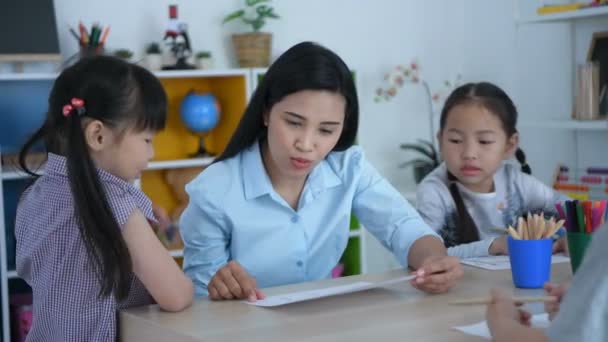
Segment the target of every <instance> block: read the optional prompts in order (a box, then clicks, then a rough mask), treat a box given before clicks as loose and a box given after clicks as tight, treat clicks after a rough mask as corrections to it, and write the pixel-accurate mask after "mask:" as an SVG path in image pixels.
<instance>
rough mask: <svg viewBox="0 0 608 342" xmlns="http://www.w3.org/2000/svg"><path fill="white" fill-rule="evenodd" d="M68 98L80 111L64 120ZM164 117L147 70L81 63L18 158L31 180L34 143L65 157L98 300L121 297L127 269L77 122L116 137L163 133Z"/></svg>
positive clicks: (101, 59) (101, 60) (57, 90)
mask: <svg viewBox="0 0 608 342" xmlns="http://www.w3.org/2000/svg"><path fill="white" fill-rule="evenodd" d="M73 98H77V99H81V100H83V102H84V110H81V112H80V113H78V112H77V111H76V109H72V112H71V113H70V114H69V115H67V116H65V115H64V113H63V111H64V106H65V105H67V104H70V103H71V101H72V99H73ZM166 116H167V98H166V94H165V91H164V90H163V87H162V85H161V84H160V82H159V81H158V79H157V78H156V77H154V75H153V74H151V73H150V72H149V71H147V70H145V69H144V68H142V67H139V66H136V65H133V64H130V63H127V62H124V61H122V60H120V59H117V58H113V57H106V56H97V57H91V58H86V59H83V60H81V61H79V62H78V63H76V64H74V65H73V66H71V67H69V68H67V69H65V70H64V71H63V72H62V73H61V74H60V75H59V77H58V78H57V79H56V80H55V83H54V84H53V88H52V90H51V93H50V96H49V107H48V112H47V115H46V120H45V122H44V123H43V125H42V126H41V127H40V128H39V129H38V130H37V131H36V133H34V135H33V136H32V137H31V138H30V139H29V140H28V141H27V142H26V143H25V145H24V146H23V148H22V149H21V152H20V153H19V164H20V166H21V168H22V169H23V170H24V171H25V172H27V173H29V174H31V175H33V176H35V177H37V175H36V174H35V173H34V172H32V171H31V170H30V169H29V168H28V166H27V165H26V163H25V158H26V155H27V153H28V151H29V150H30V149H31V148H32V146H34V145H35V144H36V143H37V142H38V141H42V142H43V145H44V148H45V150H46V152H47V153H48V152H50V153H54V154H58V155H63V156H65V158H66V160H67V162H66V163H67V172H68V178H69V182H70V189H71V192H72V197H73V201H74V205H75V213H76V218H77V220H78V224H79V229H80V236H81V238H82V240H83V241H84V244H85V246H86V249H87V253H88V255H89V258H90V259H91V260H92V262H93V264H94V266H95V270H96V273H97V276H98V280H99V282H100V292H99V295H100V296H107V295H110V294H112V293H113V294H114V296H115V297H116V298H117V299H123V298H125V297H126V296H127V295H128V291H129V287H130V284H129V281H130V274H131V272H132V264H131V258H130V255H129V251H128V249H127V245H126V243H125V241H124V239H123V237H122V234H121V230H120V227H119V225H118V223H117V221H116V219H115V217H114V215H113V213H112V210H111V208H110V205H109V204H108V200H107V198H106V193H105V190H104V187H103V185H102V184H101V182H100V180H99V177H98V174H97V168H96V166H95V164H94V162H93V160H92V159H91V156H90V154H89V149H88V145H87V142H86V139H85V136H84V132H83V127H82V125H83V120H85V119H92V120H99V121H101V122H102V123H103V124H104V125H107V126H109V127H111V128H112V129H117V130H120V131H119V132H124V130H126V129H127V128H128V129H133V130H136V131H144V130H153V131H158V130H161V129H163V128H164V126H165V121H166ZM121 134H122V133H121Z"/></svg>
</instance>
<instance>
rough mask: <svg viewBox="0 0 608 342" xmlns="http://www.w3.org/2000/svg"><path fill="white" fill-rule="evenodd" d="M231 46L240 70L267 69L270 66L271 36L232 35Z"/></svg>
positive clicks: (264, 34) (254, 34)
mask: <svg viewBox="0 0 608 342" xmlns="http://www.w3.org/2000/svg"><path fill="white" fill-rule="evenodd" d="M232 44H233V45H234V50H235V52H236V56H237V59H238V61H239V66H240V67H241V68H255V67H267V66H268V65H269V64H270V50H271V47H272V34H270V33H262V32H253V33H242V34H233V35H232Z"/></svg>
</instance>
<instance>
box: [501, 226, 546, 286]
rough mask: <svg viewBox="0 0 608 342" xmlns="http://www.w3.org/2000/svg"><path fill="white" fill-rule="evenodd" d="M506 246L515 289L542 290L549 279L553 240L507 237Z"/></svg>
mask: <svg viewBox="0 0 608 342" xmlns="http://www.w3.org/2000/svg"><path fill="white" fill-rule="evenodd" d="M507 246H508V248H509V260H510V261H511V274H512V275H513V284H515V287H519V288H524V289H537V288H542V287H543V285H544V284H545V283H546V282H548V281H549V279H550V278H551V256H552V254H553V250H552V249H553V240H552V239H542V240H516V239H513V238H512V237H511V236H509V237H508V238H507Z"/></svg>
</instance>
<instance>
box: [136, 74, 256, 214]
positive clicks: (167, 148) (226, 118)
mask: <svg viewBox="0 0 608 342" xmlns="http://www.w3.org/2000/svg"><path fill="white" fill-rule="evenodd" d="M155 75H156V76H157V77H158V78H159V79H160V81H161V83H162V85H163V87H164V88H165V91H166V93H167V98H168V117H167V124H166V127H165V129H164V130H163V131H162V132H160V133H159V134H158V135H157V136H156V137H155V138H154V148H155V158H154V160H153V161H152V162H151V163H150V164H151V166H152V165H159V166H160V165H163V164H166V165H163V166H161V167H160V168H159V169H153V170H150V169H149V170H147V171H145V172H144V173H143V174H142V178H141V188H142V190H143V191H144V192H145V193H146V194H147V195H148V196H149V197H150V199H151V200H152V202H153V203H154V204H155V205H159V206H161V207H163V208H164V209H165V210H167V212H169V213H170V212H171V211H173V209H175V207H176V206H177V199H176V198H175V196H174V194H173V191H172V190H171V188H170V187H169V185H168V184H167V183H166V181H165V173H166V169H172V168H179V166H178V165H175V166H176V167H172V166H171V165H172V163H171V162H172V161H176V162H177V161H180V162H183V161H185V160H187V159H189V158H190V157H191V154H192V153H194V152H196V150H197V149H198V144H199V138H198V136H196V135H195V134H194V133H192V132H190V131H189V130H188V129H187V128H186V127H185V126H184V124H183V123H182V121H181V119H180V112H179V111H180V105H181V102H182V100H183V99H184V97H185V96H186V95H187V94H188V93H189V92H190V91H195V92H197V93H207V92H209V93H212V94H213V95H214V96H215V97H216V99H217V100H218V102H219V104H220V121H219V123H218V125H217V127H216V128H214V129H213V130H212V131H211V132H209V134H208V135H207V136H206V138H205V147H206V148H207V150H208V151H209V152H211V153H212V154H214V155H217V154H220V153H221V152H222V151H223V150H224V148H225V147H226V145H227V144H228V141H229V140H230V138H231V137H232V134H233V132H234V131H235V130H236V127H237V125H238V123H239V121H240V119H241V117H242V115H243V113H244V111H245V107H246V105H247V101H248V96H249V77H250V72H249V70H248V69H233V70H224V71H221V70H220V71H171V72H164V71H162V72H157V73H156V74H155ZM186 163H187V162H186ZM184 166H185V165H184ZM188 166H190V165H188ZM203 168H204V167H203V166H201V167H200V169H201V170H202V169H203Z"/></svg>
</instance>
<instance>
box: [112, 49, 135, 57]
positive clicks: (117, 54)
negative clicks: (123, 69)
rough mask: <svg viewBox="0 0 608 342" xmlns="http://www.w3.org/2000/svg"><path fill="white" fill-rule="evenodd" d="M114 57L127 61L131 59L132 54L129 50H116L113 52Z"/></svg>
mask: <svg viewBox="0 0 608 342" xmlns="http://www.w3.org/2000/svg"><path fill="white" fill-rule="evenodd" d="M114 56H115V57H118V58H123V59H129V58H131V57H133V52H132V51H131V50H129V49H118V50H116V51H114Z"/></svg>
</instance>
